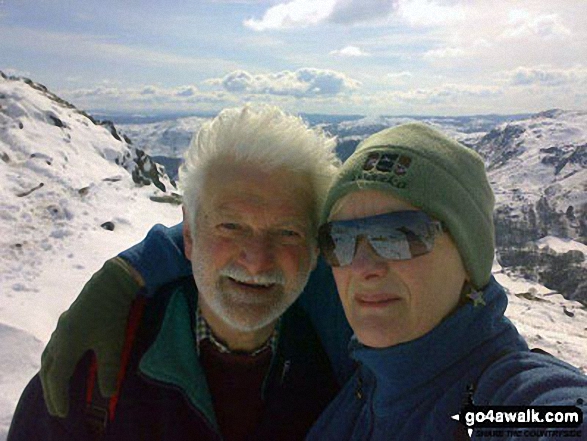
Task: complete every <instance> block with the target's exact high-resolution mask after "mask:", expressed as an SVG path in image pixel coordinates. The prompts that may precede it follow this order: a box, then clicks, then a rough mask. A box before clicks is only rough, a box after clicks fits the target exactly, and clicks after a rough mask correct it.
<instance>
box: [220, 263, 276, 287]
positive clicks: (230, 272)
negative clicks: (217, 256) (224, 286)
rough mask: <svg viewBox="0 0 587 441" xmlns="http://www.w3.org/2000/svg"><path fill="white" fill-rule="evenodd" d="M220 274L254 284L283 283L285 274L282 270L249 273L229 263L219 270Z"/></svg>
mask: <svg viewBox="0 0 587 441" xmlns="http://www.w3.org/2000/svg"><path fill="white" fill-rule="evenodd" d="M219 275H220V276H224V277H230V278H231V279H234V280H236V281H237V282H241V283H248V284H254V285H274V284H275V285H285V276H284V275H283V272H282V271H279V270H275V271H270V272H267V273H262V274H256V275H251V274H249V272H248V271H247V270H245V269H243V268H241V267H239V266H236V265H229V266H227V267H224V268H222V269H221V270H220V271H219Z"/></svg>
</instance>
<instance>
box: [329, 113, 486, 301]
mask: <svg viewBox="0 0 587 441" xmlns="http://www.w3.org/2000/svg"><path fill="white" fill-rule="evenodd" d="M366 189H368V190H379V191H383V192H387V193H391V194H392V195H393V196H396V197H398V198H400V199H403V200H405V201H407V202H409V203H410V204H412V205H414V206H415V207H418V208H419V209H421V210H423V211H424V212H426V213H427V214H429V215H431V216H432V217H434V218H436V219H438V220H441V221H443V222H444V223H445V225H446V226H447V227H448V230H449V231H450V234H451V236H452V237H453V239H454V240H455V243H456V245H457V248H458V250H459V253H460V255H461V258H462V259H463V263H464V265H465V268H466V270H467V273H468V274H469V276H470V277H471V283H472V285H473V286H474V287H475V288H477V289H479V288H482V287H483V286H485V285H486V284H487V283H488V282H489V278H490V277H491V266H492V264H493V254H494V247H495V242H494V227H493V206H494V196H493V192H492V191H491V187H490V185H489V182H488V180H487V174H486V173H485V166H484V164H483V160H482V159H481V157H480V156H479V155H478V154H477V153H476V152H474V151H473V150H472V149H469V148H467V147H465V146H463V145H461V144H459V143H458V142H456V141H454V140H452V139H449V138H447V137H446V136H445V135H443V134H442V133H440V132H438V131H437V130H434V129H432V128H430V127H428V126H426V125H424V124H421V123H410V124H404V125H401V126H397V127H393V128H391V129H387V130H383V131H381V132H378V133H375V134H374V135H371V136H370V137H368V138H367V139H366V140H364V141H363V142H362V143H361V144H359V146H358V147H357V150H356V151H355V152H354V153H353V155H352V156H351V157H350V158H349V159H348V160H347V161H346V162H345V163H344V164H343V166H342V168H341V169H340V171H339V173H338V175H337V177H336V178H335V180H334V182H333V184H332V186H331V187H330V190H329V192H328V196H327V198H326V203H325V206H324V210H323V212H322V222H321V223H324V222H326V221H327V219H328V216H329V215H330V211H331V210H332V207H333V205H334V204H335V203H336V201H338V200H339V199H340V198H342V197H343V196H345V195H347V194H349V193H351V192H353V191H357V190H366Z"/></svg>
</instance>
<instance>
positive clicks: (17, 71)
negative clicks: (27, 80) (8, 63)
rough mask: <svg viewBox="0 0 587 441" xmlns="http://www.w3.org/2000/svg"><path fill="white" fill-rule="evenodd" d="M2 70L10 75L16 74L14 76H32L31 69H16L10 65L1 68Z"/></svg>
mask: <svg viewBox="0 0 587 441" xmlns="http://www.w3.org/2000/svg"><path fill="white" fill-rule="evenodd" d="M0 70H1V71H2V72H4V73H5V74H6V75H8V76H14V77H30V76H31V73H30V72H29V71H26V70H20V69H15V68H12V67H8V68H6V69H0Z"/></svg>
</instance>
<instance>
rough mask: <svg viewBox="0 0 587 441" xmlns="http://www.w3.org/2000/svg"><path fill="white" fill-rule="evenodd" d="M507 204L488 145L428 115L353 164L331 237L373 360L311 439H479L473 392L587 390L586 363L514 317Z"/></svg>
mask: <svg viewBox="0 0 587 441" xmlns="http://www.w3.org/2000/svg"><path fill="white" fill-rule="evenodd" d="M493 205H494V197H493V193H492V191H491V188H490V185H489V182H488V180H487V175H486V173H485V169H484V165H483V161H482V159H481V158H480V157H479V156H478V155H477V154H476V153H475V152H473V151H472V150H471V149H468V148H466V147H464V146H462V145H460V144H459V143H457V142H455V141H452V140H450V139H448V138H446V137H445V136H444V135H442V134H441V133H439V132H437V131H435V130H433V129H431V128H429V127H427V126H425V125H422V124H406V125H403V126H399V127H395V128H392V129H388V130H385V131H383V132H379V133H377V134H375V135H373V136H371V137H370V138H368V139H367V140H365V141H364V142H363V143H362V144H361V145H360V146H359V147H358V148H357V150H356V152H355V153H354V154H353V155H352V156H351V157H350V158H349V159H348V160H347V162H346V163H345V164H344V165H343V168H342V169H341V171H340V173H339V175H338V178H337V179H336V180H335V182H334V184H333V186H332V187H331V189H330V192H329V195H328V197H327V201H326V205H325V208H324V215H323V219H324V220H327V221H328V222H327V223H325V224H324V225H323V226H322V227H321V228H320V247H321V250H322V252H323V255H324V257H325V258H326V261H327V262H328V263H329V264H330V265H331V266H332V271H333V274H334V278H335V281H336V285H337V289H338V293H339V296H340V300H341V302H342V305H343V307H344V311H345V314H346V317H347V319H348V321H349V323H350V325H351V327H352V328H353V331H354V333H355V335H354V337H353V339H352V341H351V344H350V350H351V356H352V358H354V359H355V360H356V361H357V362H358V366H359V368H358V369H357V371H356V372H355V374H354V376H353V377H352V378H351V379H350V381H348V382H347V383H346V385H345V387H344V388H343V390H342V391H341V393H340V394H339V395H338V397H337V398H336V399H335V400H334V401H333V402H332V403H331V404H330V406H329V407H328V408H327V409H326V411H325V412H324V413H323V414H322V416H321V417H320V419H319V420H318V422H317V424H316V425H315V426H314V427H313V429H312V430H311V432H310V434H309V439H312V440H314V439H315V440H325V439H328V440H330V439H331V440H346V439H352V440H364V439H372V440H392V439H394V440H395V439H397V440H428V439H438V440H451V439H466V438H468V435H467V433H466V431H465V426H464V425H461V424H460V423H458V422H457V421H455V420H454V419H453V418H451V416H453V415H455V414H458V413H459V412H460V411H461V409H462V407H463V405H464V404H466V403H467V402H468V403H470V400H472V401H473V403H474V404H476V405H575V404H576V403H577V399H579V398H583V399H585V397H587V378H586V377H585V376H584V375H582V374H581V373H580V372H579V371H578V370H576V369H575V368H573V367H572V366H569V365H567V364H566V363H563V362H562V361H560V360H557V359H556V358H554V357H552V356H550V355H544V354H537V353H535V352H530V351H529V350H528V346H527V345H526V343H525V341H524V339H523V338H522V337H521V336H520V335H519V333H518V332H517V330H516V328H515V327H514V325H513V324H512V323H511V322H510V321H509V320H508V319H507V318H505V317H504V312H505V309H506V306H507V298H506V294H505V292H504V290H503V288H502V287H501V286H500V285H499V284H498V283H497V282H496V281H495V279H493V278H492V276H491V266H492V262H493V255H494V239H493V237H494V228H493V218H492V214H493ZM583 411H584V410H583ZM522 426H523V425H522ZM584 432H587V431H585V430H584ZM479 435H480V434H479ZM584 436H587V433H584ZM484 439H487V438H485V437H484ZM498 439H504V438H498ZM532 439H536V438H532ZM548 439H552V438H551V437H549V438H548Z"/></svg>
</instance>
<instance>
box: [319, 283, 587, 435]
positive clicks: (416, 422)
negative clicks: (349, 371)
mask: <svg viewBox="0 0 587 441" xmlns="http://www.w3.org/2000/svg"><path fill="white" fill-rule="evenodd" d="M484 299H485V302H486V305H485V306H482V305H478V306H476V307H475V306H473V304H472V303H467V304H466V305H464V306H462V307H460V308H459V309H458V310H457V311H455V313H453V314H452V315H451V316H449V317H448V318H447V319H446V320H444V321H443V322H442V323H441V324H439V325H438V326H437V327H436V328H434V329H433V330H432V331H430V332H429V333H428V334H426V335H424V336H422V337H420V338H419V339H416V340H414V341H411V342H407V343H403V344H399V345H396V346H392V347H389V348H384V349H374V348H369V347H366V346H363V345H361V344H360V343H359V342H358V341H357V340H355V339H354V338H353V340H352V341H351V343H350V351H351V356H352V358H354V359H355V360H356V361H357V362H358V363H359V368H358V370H357V371H356V372H355V374H354V376H353V377H352V378H351V379H350V380H349V381H348V382H347V384H346V386H345V387H344V389H343V390H342V391H341V392H340V394H339V395H338V396H337V397H336V398H335V399H334V401H333V402H332V403H331V404H330V406H329V407H328V408H327V409H326V410H325V411H324V413H323V414H322V416H321V417H320V419H319V420H318V422H317V423H316V424H315V426H314V427H313V429H312V430H311V431H310V433H309V435H308V439H309V440H320V441H323V440H336V441H342V440H385V441H390V440H443V441H444V440H454V439H463V438H462V435H463V431H464V426H463V425H461V424H460V423H458V422H457V421H455V420H453V419H452V418H451V416H452V415H455V414H457V413H459V412H460V410H461V408H462V407H463V405H464V404H465V403H466V402H467V399H468V394H467V391H468V387H469V388H470V387H473V390H474V394H473V401H474V404H476V405H571V406H573V405H576V404H577V400H578V399H581V398H582V399H583V400H584V401H585V402H586V403H587V377H586V376H585V375H583V374H582V373H581V372H580V371H579V370H577V369H575V368H574V367H572V366H570V365H568V364H566V363H564V362H562V361H560V360H558V359H556V358H554V357H552V356H549V355H543V354H537V353H534V352H530V351H529V350H528V347H527V345H526V343H525V341H524V339H523V338H522V337H521V336H520V335H519V333H518V331H517V330H516V328H515V327H514V325H513V324H512V323H511V322H510V321H509V320H508V319H507V318H506V317H504V312H505V309H506V306H507V296H506V294H505V292H504V290H503V288H502V287H501V286H500V285H499V284H498V283H497V282H496V281H495V279H493V278H492V280H491V282H490V283H489V284H488V285H487V287H486V289H485V291H484ZM585 411H587V407H583V412H585ZM585 419H586V420H587V418H585ZM584 424H585V423H584ZM582 429H583V435H584V436H585V437H586V438H587V428H585V426H583V427H582ZM465 434H466V432H465ZM479 435H480V434H479ZM473 439H477V437H476V435H475V434H473ZM479 439H481V438H479ZM482 439H496V440H497V439H500V440H503V439H508V438H503V437H501V438H487V437H483V438H482ZM512 439H514V438H512ZM515 439H518V438H515ZM520 439H524V438H520ZM530 439H533V440H536V439H538V438H530ZM545 439H553V438H550V437H549V438H545ZM583 439H585V438H583Z"/></svg>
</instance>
